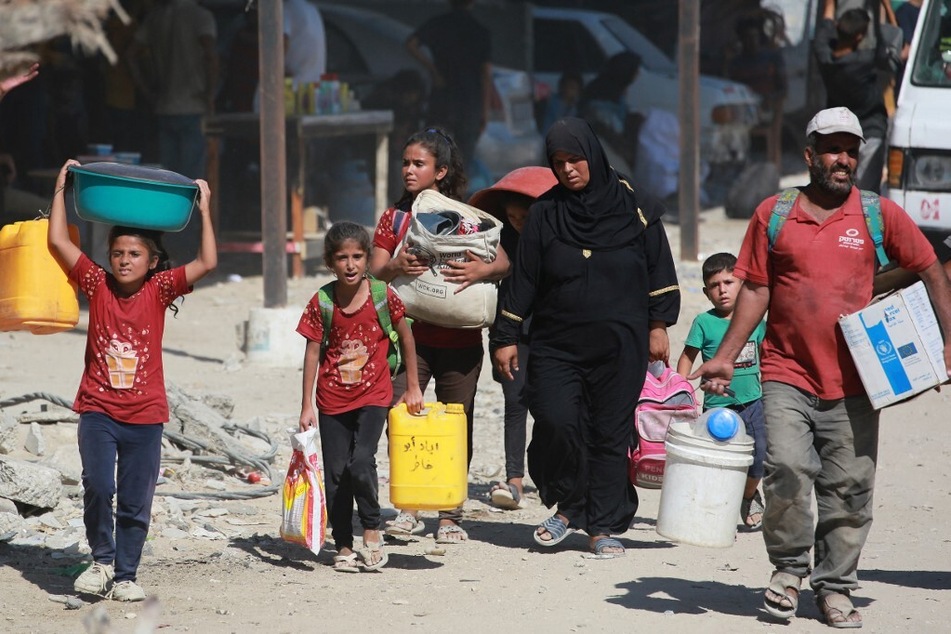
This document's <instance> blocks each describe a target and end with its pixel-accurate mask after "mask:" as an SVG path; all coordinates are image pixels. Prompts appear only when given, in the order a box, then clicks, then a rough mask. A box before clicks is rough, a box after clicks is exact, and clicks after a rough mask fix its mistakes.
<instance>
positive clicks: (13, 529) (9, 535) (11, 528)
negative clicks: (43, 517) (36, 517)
mask: <svg viewBox="0 0 951 634" xmlns="http://www.w3.org/2000/svg"><path fill="white" fill-rule="evenodd" d="M23 524H24V522H23V518H22V517H20V515H19V514H17V513H2V512H0V542H7V541H10V540H11V539H13V538H14V537H16V536H17V534H18V533H19V532H20V531H21V530H23V528H24V525H23Z"/></svg>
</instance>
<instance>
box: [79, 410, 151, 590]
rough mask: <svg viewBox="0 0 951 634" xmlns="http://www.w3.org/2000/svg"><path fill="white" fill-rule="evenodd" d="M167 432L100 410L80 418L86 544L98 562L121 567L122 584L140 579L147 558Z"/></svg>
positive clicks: (116, 567)
mask: <svg viewBox="0 0 951 634" xmlns="http://www.w3.org/2000/svg"><path fill="white" fill-rule="evenodd" d="M162 428H163V425H162V424H161V423H156V424H154V425H131V424H128V423H119V422H116V421H114V420H112V419H111V418H109V417H108V416H106V415H105V414H101V413H99V412H87V413H85V414H83V415H81V416H80V417H79V431H78V437H79V456H80V458H81V459H82V463H83V489H84V494H83V523H84V524H85V525H86V540H87V541H88V542H89V547H90V548H91V549H92V557H93V559H94V560H95V561H97V562H98V563H101V564H109V565H113V564H114V565H115V572H116V576H115V581H116V582H117V583H118V582H119V581H135V579H136V571H137V570H138V568H139V561H140V560H141V559H142V546H143V545H144V544H145V538H146V537H147V536H148V533H149V521H150V519H151V516H152V497H153V496H154V495H155V481H156V479H158V472H159V466H160V464H161V458H162ZM117 461H118V462H117ZM117 482H118V488H117V487H116V483H117ZM113 496H115V498H116V513H115V524H114V530H115V535H114V536H113V519H112V498H113Z"/></svg>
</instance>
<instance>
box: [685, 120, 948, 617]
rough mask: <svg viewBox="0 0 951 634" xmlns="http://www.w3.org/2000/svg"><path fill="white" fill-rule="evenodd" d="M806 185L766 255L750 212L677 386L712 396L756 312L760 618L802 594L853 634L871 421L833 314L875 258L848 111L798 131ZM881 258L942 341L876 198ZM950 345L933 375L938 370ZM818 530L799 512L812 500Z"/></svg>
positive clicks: (944, 281) (840, 311)
mask: <svg viewBox="0 0 951 634" xmlns="http://www.w3.org/2000/svg"><path fill="white" fill-rule="evenodd" d="M806 136H807V142H806V148H805V151H804V157H805V161H806V165H807V167H808V168H809V184H808V185H806V186H805V187H803V188H801V191H800V194H799V196H798V198H797V199H796V201H795V203H794V204H793V207H792V209H790V211H789V216H788V218H787V220H786V222H785V223H784V224H783V225H782V228H781V231H780V232H779V233H778V234H777V235H776V236H775V238H774V243H773V245H772V247H770V244H769V238H768V237H767V227H768V225H769V220H770V216H771V214H772V211H773V206H774V205H775V204H776V201H777V196H772V197H770V198H767V199H766V200H764V201H763V202H762V203H761V204H760V205H759V207H758V208H757V209H756V213H755V214H754V216H753V218H752V220H751V221H750V224H749V227H748V229H747V232H746V237H745V238H744V239H743V246H742V247H741V249H740V254H739V258H738V261H737V264H736V268H735V269H734V275H736V277H738V278H740V279H743V280H745V282H744V285H743V288H742V289H741V290H740V292H739V295H738V297H737V302H736V310H735V312H734V315H733V319H732V321H731V323H730V327H729V329H728V330H727V333H726V335H725V336H724V338H723V342H722V344H721V345H720V348H719V350H718V351H717V354H716V356H715V357H714V358H713V359H711V360H710V361H708V362H707V363H704V364H703V365H701V366H700V367H699V368H697V371H696V372H694V373H693V374H692V375H691V376H690V377H688V378H691V379H693V378H697V377H700V376H703V377H706V378H708V379H709V381H708V382H707V383H704V385H703V387H704V389H705V390H706V391H709V392H714V393H717V394H722V393H723V391H724V388H726V387H728V386H729V383H730V380H731V378H732V376H733V362H734V360H735V359H736V357H737V354H738V353H739V352H740V350H741V349H742V347H743V345H744V344H745V343H746V341H747V340H748V338H749V335H750V333H751V332H752V331H753V328H755V327H756V325H757V324H758V323H759V322H760V320H761V319H762V318H763V316H764V315H765V314H766V311H767V310H768V311H769V319H768V321H767V329H766V339H765V341H764V343H763V354H762V362H761V371H762V380H763V402H764V405H765V411H766V437H767V442H766V478H765V479H764V481H763V484H764V487H763V489H764V492H765V494H766V513H765V515H764V516H763V537H764V539H765V542H766V551H767V553H768V555H769V559H770V562H771V563H772V564H773V566H775V570H774V572H773V575H772V578H771V579H770V583H769V587H768V588H767V589H766V593H765V597H764V599H765V601H764V603H765V607H766V610H767V612H769V613H770V614H771V615H773V616H775V617H778V618H781V619H789V618H790V617H792V616H794V615H795V613H796V608H797V607H798V603H799V587H800V584H801V582H802V579H803V578H805V577H807V576H809V575H810V556H809V551H810V549H811V548H812V547H814V548H815V567H814V568H813V569H812V574H811V577H810V584H811V586H812V588H813V590H814V592H815V595H816V601H817V603H818V604H819V608H820V610H821V611H822V614H823V616H824V618H825V619H826V622H827V623H828V624H829V625H832V626H833V627H861V623H862V617H861V615H860V614H859V613H858V611H856V610H855V609H854V608H853V606H852V602H851V599H850V597H849V594H850V591H851V590H853V589H854V588H856V587H857V586H858V575H857V569H858V561H859V556H860V555H861V552H862V547H863V545H864V544H865V539H866V537H867V536H868V531H869V528H871V524H872V489H873V486H874V482H875V463H876V455H877V450H878V418H879V412H878V411H876V410H874V409H872V406H871V403H870V402H869V400H868V397H867V396H866V393H865V389H864V388H863V386H862V382H861V380H860V379H859V375H858V372H857V371H856V369H855V366H854V364H853V363H852V357H851V355H850V354H849V351H848V348H847V346H846V344H845V341H844V338H843V336H842V333H841V331H840V330H839V329H838V327H837V322H838V318H839V316H840V315H847V314H850V313H854V312H856V311H858V310H860V309H862V308H864V307H865V306H866V304H868V302H869V300H870V299H871V297H872V278H873V276H874V271H875V264H876V259H875V248H874V245H873V244H872V240H871V237H870V235H869V231H868V228H867V227H866V223H865V217H864V214H863V212H862V203H861V196H860V193H859V190H858V188H856V187H854V186H853V183H854V175H855V169H856V164H857V162H858V155H859V145H860V144H861V143H862V142H864V138H863V135H862V128H861V126H860V125H859V121H858V118H857V117H856V116H855V114H854V113H852V112H851V111H850V110H849V109H847V108H829V109H827V110H822V111H820V112H819V113H818V114H817V115H816V116H815V117H813V119H812V120H811V121H810V122H809V124H808V126H807V127H806ZM881 208H882V218H883V223H884V247H885V251H886V253H887V254H888V256H889V258H890V259H891V260H892V261H895V262H897V263H898V264H899V265H900V266H902V267H904V268H906V269H909V270H912V271H915V272H917V273H918V274H919V275H920V276H921V279H922V280H923V281H924V283H925V286H926V287H927V289H928V293H929V295H930V297H931V300H932V302H933V303H934V305H935V311H936V313H937V316H938V320H939V321H940V323H941V328H942V330H943V331H944V332H946V333H947V332H951V285H949V282H948V277H947V276H946V275H945V273H944V270H943V268H942V267H941V264H940V263H939V262H938V260H937V258H936V257H935V253H934V249H933V248H932V247H931V245H930V244H929V242H928V241H927V239H926V238H925V237H924V235H923V234H922V233H921V231H920V230H919V229H918V228H917V227H916V226H915V224H914V223H913V222H912V220H911V219H910V218H909V217H908V215H907V214H906V213H905V212H904V211H903V210H902V209H901V208H900V207H898V205H896V204H895V203H893V202H892V201H890V200H887V199H884V198H883V199H881ZM949 342H951V337H949V338H948V339H947V340H946V342H945V349H944V356H945V364H946V366H947V367H949V368H951V345H949ZM813 490H815V495H816V499H817V502H818V521H816V520H815V519H814V518H813V514H812V511H811V508H810V502H811V498H812V492H813Z"/></svg>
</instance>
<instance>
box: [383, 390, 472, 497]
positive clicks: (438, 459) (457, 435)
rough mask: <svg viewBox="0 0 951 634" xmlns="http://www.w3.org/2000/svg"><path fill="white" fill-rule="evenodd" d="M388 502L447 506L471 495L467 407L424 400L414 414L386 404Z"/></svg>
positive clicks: (402, 406)
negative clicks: (420, 410)
mask: <svg viewBox="0 0 951 634" xmlns="http://www.w3.org/2000/svg"><path fill="white" fill-rule="evenodd" d="M389 423H390V424H389V430H390V502H391V503H392V504H393V506H395V507H397V508H399V509H412V510H416V509H419V510H429V511H448V510H452V509H454V508H457V507H458V506H460V505H461V504H462V503H463V502H465V500H466V497H468V495H469V482H468V465H467V457H466V413H465V410H464V409H463V407H462V405H460V404H458V403H449V404H448V405H443V404H442V403H427V404H426V408H425V409H424V410H423V411H422V412H420V413H419V414H418V415H413V414H410V413H409V412H408V411H407V410H406V405H405V404H404V403H400V404H399V405H397V406H396V407H394V408H393V409H391V410H390V415H389Z"/></svg>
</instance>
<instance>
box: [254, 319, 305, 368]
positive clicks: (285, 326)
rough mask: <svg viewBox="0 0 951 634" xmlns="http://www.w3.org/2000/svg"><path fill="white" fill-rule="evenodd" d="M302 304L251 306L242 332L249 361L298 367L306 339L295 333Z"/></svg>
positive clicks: (274, 365) (283, 366)
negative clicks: (272, 306) (274, 306)
mask: <svg viewBox="0 0 951 634" xmlns="http://www.w3.org/2000/svg"><path fill="white" fill-rule="evenodd" d="M302 312H303V309H302V308H252V309H251V313H250V314H249V316H248V326H247V331H246V333H245V337H246V339H245V354H246V356H247V361H248V363H250V364H255V365H262V366H267V367H272V368H299V367H301V365H302V364H303V362H304V349H305V348H306V346H307V341H306V340H305V339H304V338H303V337H301V336H300V335H299V334H297V323H298V321H300V316H301V313H302Z"/></svg>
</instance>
